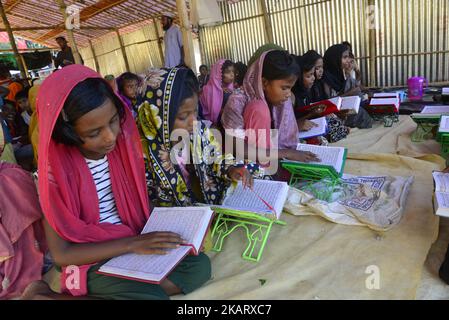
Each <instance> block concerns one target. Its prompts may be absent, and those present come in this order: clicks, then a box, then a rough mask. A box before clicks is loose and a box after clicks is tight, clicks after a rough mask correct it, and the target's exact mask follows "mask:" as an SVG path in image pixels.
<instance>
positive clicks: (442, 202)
mask: <svg viewBox="0 0 449 320" xmlns="http://www.w3.org/2000/svg"><path fill="white" fill-rule="evenodd" d="M435 200H436V203H437V207H436V208H435V211H440V210H441V209H443V210H444V209H448V208H449V193H446V192H435ZM445 216H446V215H445Z"/></svg>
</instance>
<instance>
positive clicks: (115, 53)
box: [80, 24, 163, 76]
mask: <svg viewBox="0 0 449 320" xmlns="http://www.w3.org/2000/svg"><path fill="white" fill-rule="evenodd" d="M121 37H122V40H123V45H124V46H125V50H126V55H127V57H128V62H129V67H130V70H129V71H131V72H134V73H143V72H144V71H145V70H146V69H148V68H149V67H152V66H154V67H161V66H162V62H163V57H162V56H161V54H160V50H159V45H158V41H157V34H156V30H155V27H154V25H153V24H149V25H146V26H144V27H143V28H141V29H139V30H137V31H134V32H131V33H128V34H125V35H122V36H121ZM93 47H94V51H95V55H96V57H97V60H98V64H99V70H97V71H99V72H100V73H101V74H102V75H107V74H113V75H114V76H119V75H120V74H121V73H123V72H125V70H126V67H125V61H124V59H123V55H122V51H121V48H120V42H119V40H118V38H117V36H116V35H115V34H113V35H110V36H107V37H105V38H104V39H102V40H101V41H97V42H95V43H94V44H93ZM80 53H81V56H82V57H83V60H84V64H85V65H86V66H88V67H90V68H92V69H94V70H95V69H96V68H95V61H94V58H93V55H92V50H91V49H90V47H85V48H82V49H80Z"/></svg>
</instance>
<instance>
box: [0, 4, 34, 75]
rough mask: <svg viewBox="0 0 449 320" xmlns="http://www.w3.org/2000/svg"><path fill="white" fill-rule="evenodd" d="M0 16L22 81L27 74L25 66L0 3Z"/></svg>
mask: <svg viewBox="0 0 449 320" xmlns="http://www.w3.org/2000/svg"><path fill="white" fill-rule="evenodd" d="M0 15H1V16H2V20H3V24H4V25H5V28H6V31H7V32H8V38H9V42H10V43H11V47H12V50H13V52H14V56H15V57H16V61H17V65H18V66H19V70H20V76H21V77H22V79H27V78H28V74H27V73H26V71H25V66H24V65H23V60H22V59H21V57H20V54H19V50H17V45H16V40H15V39H14V34H13V33H12V30H11V25H10V24H9V21H8V17H7V16H6V13H5V9H4V8H3V4H2V2H1V1H0Z"/></svg>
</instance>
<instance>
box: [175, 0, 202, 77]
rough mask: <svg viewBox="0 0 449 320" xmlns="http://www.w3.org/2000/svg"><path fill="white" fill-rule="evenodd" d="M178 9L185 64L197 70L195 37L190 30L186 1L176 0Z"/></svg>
mask: <svg viewBox="0 0 449 320" xmlns="http://www.w3.org/2000/svg"><path fill="white" fill-rule="evenodd" d="M176 7H177V8H178V16H179V21H180V23H181V29H182V35H183V42H184V60H185V61H184V63H185V64H186V65H187V66H188V67H189V68H190V69H192V70H197V69H196V62H195V50H194V47H193V36H192V32H191V30H190V21H189V16H188V14H187V6H186V2H185V0H176Z"/></svg>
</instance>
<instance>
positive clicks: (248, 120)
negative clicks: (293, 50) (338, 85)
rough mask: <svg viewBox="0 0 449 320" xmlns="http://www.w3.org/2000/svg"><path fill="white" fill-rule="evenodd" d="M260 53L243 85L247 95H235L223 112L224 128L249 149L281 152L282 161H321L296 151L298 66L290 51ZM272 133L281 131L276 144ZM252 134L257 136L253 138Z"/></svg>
mask: <svg viewBox="0 0 449 320" xmlns="http://www.w3.org/2000/svg"><path fill="white" fill-rule="evenodd" d="M260 51H261V52H258V55H259V57H258V58H255V59H252V60H254V62H253V63H252V64H251V66H250V67H249V69H248V72H247V74H246V76H245V79H244V81H243V90H244V92H243V93H239V92H235V93H234V94H233V95H232V96H231V97H230V99H229V101H228V103H227V104H226V106H225V108H224V111H223V117H222V119H221V122H222V125H223V128H224V129H225V130H226V133H227V134H229V135H232V136H234V137H236V138H238V139H246V142H247V145H248V146H249V147H250V148H262V149H268V150H269V152H267V154H271V153H272V151H274V149H279V150H277V154H278V158H279V159H289V160H294V161H301V162H310V161H319V159H317V157H316V155H314V154H313V153H310V152H301V151H297V150H296V146H297V144H298V142H299V139H298V125H297V123H296V118H295V115H294V110H293V105H292V100H291V95H292V93H291V88H292V87H293V85H294V84H295V82H296V79H297V77H298V73H299V70H300V68H299V66H298V65H297V63H296V61H294V59H293V58H292V57H291V56H290V54H288V52H287V51H284V50H270V49H268V50H266V51H265V52H263V51H262V50H260ZM273 129H274V130H278V137H277V138H278V140H277V144H274V143H273V142H274V141H272V139H271V138H270V133H271V130H273ZM251 131H252V132H254V133H255V134H250V133H251ZM259 133H262V134H259Z"/></svg>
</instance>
